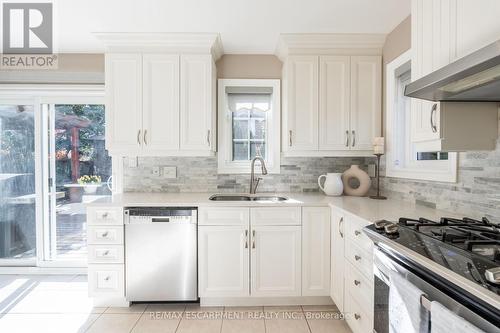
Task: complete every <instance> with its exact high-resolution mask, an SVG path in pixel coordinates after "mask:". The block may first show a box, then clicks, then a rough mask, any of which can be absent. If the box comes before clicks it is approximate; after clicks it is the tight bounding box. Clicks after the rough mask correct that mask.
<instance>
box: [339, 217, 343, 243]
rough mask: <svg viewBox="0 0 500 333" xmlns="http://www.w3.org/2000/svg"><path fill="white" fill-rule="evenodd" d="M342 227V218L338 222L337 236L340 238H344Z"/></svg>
mask: <svg viewBox="0 0 500 333" xmlns="http://www.w3.org/2000/svg"><path fill="white" fill-rule="evenodd" d="M343 225H344V217H343V216H342V217H341V218H340V221H339V234H340V237H341V238H344V233H343V232H342V226H343Z"/></svg>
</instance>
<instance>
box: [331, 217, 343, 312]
mask: <svg viewBox="0 0 500 333" xmlns="http://www.w3.org/2000/svg"><path fill="white" fill-rule="evenodd" d="M331 224H332V225H331V237H330V238H331V242H332V244H331V255H330V257H331V286H330V297H331V298H332V300H333V302H334V303H335V304H336V305H337V307H338V308H339V310H340V311H344V262H345V258H344V237H345V232H344V214H342V213H341V212H339V211H337V210H336V209H332V212H331Z"/></svg>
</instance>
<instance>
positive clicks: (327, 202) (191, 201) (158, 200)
mask: <svg viewBox="0 0 500 333" xmlns="http://www.w3.org/2000/svg"><path fill="white" fill-rule="evenodd" d="M259 194H260V195H269V194H270V193H259ZM211 195H213V193H123V194H115V195H113V196H111V197H109V198H106V199H102V200H98V201H95V202H92V203H90V204H89V206H123V207H126V206H179V207H186V206H195V207H287V206H315V207H327V206H330V207H334V208H335V207H336V208H340V209H342V210H344V211H346V212H348V213H351V214H353V215H356V216H358V217H360V218H362V219H365V220H367V221H369V222H374V221H376V220H380V219H387V220H397V219H398V218H399V217H410V218H418V217H425V218H428V219H439V218H440V217H443V216H449V217H460V216H461V215H457V214H456V213H452V212H447V211H441V210H437V209H433V208H430V207H427V206H422V205H416V204H412V203H410V202H406V201H402V200H398V199H391V198H390V199H388V200H373V199H370V198H368V197H350V196H341V197H328V196H325V195H324V194H321V193H310V194H306V193H278V194H277V195H280V196H285V197H287V198H289V200H287V201H284V202H272V203H268V202H255V201H211V200H209V199H208V198H209V197H210V196H211ZM273 195H274V193H273ZM469 217H472V218H474V217H476V218H480V216H474V215H473V214H471V215H470V216H469Z"/></svg>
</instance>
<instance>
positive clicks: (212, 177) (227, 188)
mask: <svg viewBox="0 0 500 333" xmlns="http://www.w3.org/2000/svg"><path fill="white" fill-rule="evenodd" d="M365 162H366V159H365V158H364V157H354V158H351V157H318V158H311V157H297V158H282V159H281V173H280V174H268V175H266V176H262V178H263V180H262V181H261V182H260V184H259V189H258V191H259V192H317V191H319V187H318V177H319V176H320V175H321V174H324V173H327V172H343V171H345V170H347V169H348V168H349V167H350V166H351V165H352V164H359V165H360V166H361V167H362V168H363V169H365V170H366V164H365ZM125 164H126V163H125ZM158 166H159V167H163V166H176V167H177V178H175V179H165V178H163V177H157V176H153V168H154V167H158ZM258 169H259V168H257V170H258ZM257 170H256V171H257ZM259 171H260V170H258V171H257V172H256V174H257V175H259ZM259 177H260V176H259ZM249 182H250V175H249V174H220V175H219V174H217V158H216V157H140V158H139V160H138V165H137V167H127V166H125V167H124V180H123V184H124V186H123V188H124V191H125V192H214V193H221V192H222V193H225V192H233V193H236V192H248V190H249Z"/></svg>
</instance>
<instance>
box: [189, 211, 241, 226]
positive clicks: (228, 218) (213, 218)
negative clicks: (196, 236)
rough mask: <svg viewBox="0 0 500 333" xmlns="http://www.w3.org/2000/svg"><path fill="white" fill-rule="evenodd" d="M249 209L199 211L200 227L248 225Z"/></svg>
mask: <svg viewBox="0 0 500 333" xmlns="http://www.w3.org/2000/svg"><path fill="white" fill-rule="evenodd" d="M249 220H250V212H249V209H248V208H230V207H218V208H201V209H200V210H199V211H198V224H199V225H248V222H249Z"/></svg>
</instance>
